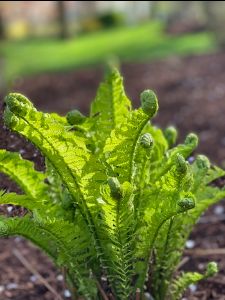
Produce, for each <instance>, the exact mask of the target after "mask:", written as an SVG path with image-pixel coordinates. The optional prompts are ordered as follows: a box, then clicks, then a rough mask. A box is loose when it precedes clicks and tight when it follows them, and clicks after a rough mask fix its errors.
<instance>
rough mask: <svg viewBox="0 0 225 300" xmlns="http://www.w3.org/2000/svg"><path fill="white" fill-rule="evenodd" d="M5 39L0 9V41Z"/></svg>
mask: <svg viewBox="0 0 225 300" xmlns="http://www.w3.org/2000/svg"><path fill="white" fill-rule="evenodd" d="M3 39H5V27H4V20H3V17H2V12H1V8H0V40H3Z"/></svg>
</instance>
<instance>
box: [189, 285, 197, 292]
mask: <svg viewBox="0 0 225 300" xmlns="http://www.w3.org/2000/svg"><path fill="white" fill-rule="evenodd" d="M189 289H190V290H191V292H192V293H194V292H196V291H197V285H196V284H190V285H189Z"/></svg>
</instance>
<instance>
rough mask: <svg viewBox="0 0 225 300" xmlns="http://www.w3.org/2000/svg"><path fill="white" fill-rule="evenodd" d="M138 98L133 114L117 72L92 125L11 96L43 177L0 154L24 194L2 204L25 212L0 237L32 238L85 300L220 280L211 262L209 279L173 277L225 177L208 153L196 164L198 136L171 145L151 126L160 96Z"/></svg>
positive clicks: (169, 135)
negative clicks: (217, 183)
mask: <svg viewBox="0 0 225 300" xmlns="http://www.w3.org/2000/svg"><path fill="white" fill-rule="evenodd" d="M140 100H141V107H140V108H139V109H136V110H132V108H131V103H130V101H129V99H128V98H127V96H126V95H125V92H124V88H123V81H122V77H121V75H120V74H119V73H118V71H116V70H114V71H112V72H111V73H110V74H108V75H107V78H106V80H105V82H104V83H102V84H101V85H100V88H99V90H98V92H97V96H96V98H95V100H94V102H93V103H92V105H91V112H90V116H89V117H88V116H84V115H83V114H82V113H81V112H79V111H78V110H77V109H73V110H72V111H71V112H69V113H68V114H67V115H66V116H59V115H57V114H56V113H51V114H47V113H42V112H39V111H37V110H36V108H35V107H34V106H33V104H32V103H31V102H30V101H29V100H28V99H27V98H26V97H24V96H23V95H20V94H17V93H11V94H9V95H8V96H7V97H6V101H5V102H6V109H5V112H4V121H5V124H6V125H7V126H8V127H9V128H10V129H11V130H13V131H16V132H18V133H19V134H21V135H22V136H24V137H25V138H26V139H28V140H29V141H31V142H32V143H33V144H34V145H35V146H36V147H37V148H38V149H39V150H40V151H41V153H42V154H43V155H44V157H45V171H44V172H40V171H37V170H35V169H34V166H33V163H32V162H30V161H27V160H25V159H23V158H22V157H21V156H20V155H19V154H17V153H10V152H8V151H6V150H0V171H1V172H3V173H5V174H6V175H8V176H9V177H10V178H11V179H12V180H14V181H15V182H16V183H17V184H18V185H19V187H20V188H21V190H22V192H23V194H21V195H18V194H15V193H5V192H3V191H2V192H1V191H0V204H13V205H20V206H22V207H25V208H26V209H27V210H28V213H27V214H26V216H23V217H15V218H13V217H4V216H2V217H1V218H0V236H14V235H21V236H24V237H26V238H27V239H29V240H31V241H32V242H33V243H34V244H36V245H37V246H39V247H40V248H41V249H43V250H44V251H45V252H46V253H47V254H48V255H49V256H50V257H51V258H52V259H53V261H54V262H55V264H56V265H57V266H64V267H65V268H66V270H67V278H68V281H69V283H70V284H71V285H72V286H74V287H76V290H77V291H78V294H79V295H81V296H83V297H84V298H85V299H91V300H94V299H101V294H102V289H100V290H101V293H100V292H98V288H99V286H100V285H101V282H102V278H104V279H105V280H106V283H105V284H104V288H105V293H106V294H107V293H108V294H113V296H112V297H113V298H115V299H116V300H127V299H133V298H134V295H135V292H136V289H139V290H140V291H141V294H143V293H144V291H145V281H146V279H148V276H149V274H151V287H149V288H150V290H149V291H148V292H150V293H151V296H152V297H153V298H154V299H155V300H166V299H171V300H172V299H174V300H176V299H179V298H180V297H181V296H182V293H183V291H184V289H185V288H186V287H187V286H188V285H189V284H190V283H193V282H196V281H198V280H200V279H203V278H207V277H208V276H211V275H213V274H214V273H215V272H216V267H215V265H213V264H211V265H209V269H208V271H207V272H206V273H205V274H204V275H201V274H198V273H182V275H181V276H180V277H179V278H177V277H176V275H175V274H174V270H176V267H177V265H178V263H179V260H180V257H181V255H182V250H183V248H184V245H185V241H186V239H187V238H188V235H189V234H190V232H191V230H192V228H193V226H194V224H195V223H196V221H197V220H198V218H199V217H200V216H201V214H202V213H203V212H204V211H205V210H206V208H207V207H208V206H209V205H211V204H213V203H216V202H217V201H219V200H220V199H222V198H224V197H225V189H224V188H222V189H220V188H218V187H216V186H215V184H212V183H213V182H214V180H216V179H218V178H220V177H222V176H224V175H225V172H224V171H223V170H222V169H220V168H218V167H215V166H210V163H209V161H208V159H207V158H206V157H204V156H203V155H199V156H197V157H196V159H195V161H194V163H192V164H190V163H189V162H188V157H189V156H190V155H191V154H192V152H193V151H194V149H195V148H196V147H197V144H198V138H197V136H196V135H195V134H193V133H191V134H189V135H188V136H187V138H186V139H185V141H184V143H182V144H179V145H177V146H174V144H175V143H176V138H177V132H176V129H175V128H174V127H171V126H170V127H168V128H167V129H166V130H165V131H164V132H163V131H162V130H161V129H159V128H156V127H154V126H153V125H152V124H151V119H152V118H153V117H154V116H155V114H156V112H157V110H158V101H157V97H156V95H155V94H154V93H153V92H152V91H151V90H146V91H144V92H143V93H141V96H140ZM152 258H154V259H152ZM212 267H213V268H212ZM212 270H213V271H212Z"/></svg>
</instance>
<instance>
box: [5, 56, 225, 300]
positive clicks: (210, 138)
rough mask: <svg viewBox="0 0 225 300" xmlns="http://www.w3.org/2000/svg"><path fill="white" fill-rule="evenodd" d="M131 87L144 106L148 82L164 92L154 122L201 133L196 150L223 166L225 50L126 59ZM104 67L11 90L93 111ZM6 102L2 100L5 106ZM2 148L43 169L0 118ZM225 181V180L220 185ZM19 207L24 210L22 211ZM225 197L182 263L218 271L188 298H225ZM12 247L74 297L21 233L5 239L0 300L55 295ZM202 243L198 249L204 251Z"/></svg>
mask: <svg viewBox="0 0 225 300" xmlns="http://www.w3.org/2000/svg"><path fill="white" fill-rule="evenodd" d="M121 70H122V73H123V74H124V77H125V87H126V90H127V94H128V96H130V98H132V100H133V103H134V106H135V107H137V106H139V105H140V101H139V95H140V93H141V91H143V90H144V89H146V88H151V89H153V90H154V91H155V92H156V93H157V95H158V98H159V105H160V109H159V113H158V115H157V117H156V118H155V119H154V123H155V124H156V125H158V126H160V127H163V128H164V127H166V126H168V125H170V124H174V125H176V126H177V128H178V129H179V133H180V134H179V141H182V140H183V139H184V137H185V136H186V134H187V133H189V132H196V133H197V134H198V135H199V139H200V144H199V147H198V150H197V153H204V154H206V155H207V156H208V157H209V158H210V160H211V161H212V162H213V163H217V164H219V165H220V166H222V165H224V166H225V149H224V148H225V130H224V125H225V121H224V120H225V119H224V114H225V84H224V83H225V54H222V53H220V54H211V55H205V56H191V57H187V58H182V59H181V58H177V57H172V58H170V59H166V60H164V61H158V62H152V63H146V64H124V65H122V67H121ZM102 77H103V70H102V68H100V67H99V68H94V69H93V68H89V69H85V70H78V71H73V72H69V73H59V74H45V75H39V76H34V77H30V78H17V79H16V80H15V81H14V83H13V88H12V89H11V90H13V91H19V92H21V93H24V94H25V95H27V96H28V97H29V98H30V99H32V101H33V102H34V103H35V105H36V106H37V108H38V109H41V110H44V111H47V112H50V111H56V112H58V113H61V114H65V113H66V112H67V111H68V110H71V109H73V108H78V109H80V110H81V111H82V112H83V113H85V114H87V113H88V108H89V104H90V102H91V101H92V100H93V98H94V96H95V92H96V89H97V86H98V83H99V81H100V80H101V79H102ZM2 110H3V103H2V102H1V112H2ZM0 127H1V131H0V148H5V149H8V150H10V151H19V152H20V153H21V155H22V156H23V157H24V158H27V159H30V160H32V161H34V162H35V166H36V168H37V169H43V167H44V162H43V158H42V157H41V155H40V153H39V152H38V151H37V150H36V149H35V147H34V146H33V145H31V144H30V143H28V142H27V141H25V140H24V139H23V138H21V137H19V136H18V135H16V134H14V133H11V132H10V131H9V130H8V129H6V128H5V127H4V125H3V122H2V120H1V121H0ZM222 185H224V182H223V183H222ZM0 188H3V189H7V190H8V191H16V192H20V190H19V189H18V187H17V186H16V185H15V184H13V183H12V182H11V181H10V180H9V179H8V178H7V177H6V176H4V175H2V174H1V175H0ZM1 212H2V213H7V214H11V215H13V214H15V213H17V210H16V209H15V208H13V207H9V208H7V207H2V208H1ZM21 213H23V211H22V210H21ZM224 232H225V203H224V201H222V202H221V203H219V204H217V205H215V206H214V207H212V208H210V209H209V210H208V212H207V213H206V214H205V215H204V216H203V217H202V218H201V219H200V221H199V223H198V224H197V225H196V228H195V230H194V232H193V233H192V234H191V236H190V238H189V241H188V243H187V251H186V252H185V253H184V260H183V266H182V268H183V269H184V270H198V271H203V270H204V268H205V266H206V263H207V262H209V261H211V260H213V261H217V262H218V263H219V267H220V272H219V274H218V275H216V276H214V277H213V278H210V279H208V280H205V281H204V282H201V283H199V284H197V285H194V286H191V288H190V289H189V291H188V292H187V293H186V295H185V298H184V299H188V300H189V299H190V300H196V299H202V300H207V299H220V300H222V299H225V253H220V254H218V253H217V252H218V251H217V249H219V248H220V249H224V248H225V235H224ZM14 249H17V250H18V251H20V253H21V254H22V255H23V256H24V257H26V259H27V260H28V261H29V263H30V264H31V265H32V266H33V267H34V269H36V270H37V271H38V272H39V273H40V274H41V275H42V276H43V277H44V278H45V280H46V281H47V282H48V283H50V285H51V286H52V287H53V288H54V289H55V290H56V291H57V292H58V293H59V294H61V295H62V297H64V299H71V298H70V297H69V293H68V291H67V287H66V286H65V284H64V282H63V281H62V276H61V272H60V270H56V269H55V268H54V266H53V265H52V263H51V262H50V261H49V259H48V258H47V257H46V256H45V255H44V254H42V253H41V252H40V251H39V250H38V249H36V248H35V247H34V246H32V245H31V244H30V243H29V242H27V241H25V240H24V239H21V238H18V237H17V238H10V239H2V240H1V248H0V300H7V299H14V300H19V299H21V300H22V299H23V300H34V299H43V300H53V299H55V296H54V295H53V294H52V293H51V292H50V291H49V290H48V289H47V288H46V287H45V286H44V285H43V284H41V283H40V281H39V279H38V278H35V276H34V275H33V274H32V273H31V272H29V271H28V270H27V269H26V268H25V267H24V266H23V265H22V264H21V262H20V261H19V260H18V258H17V257H16V256H15V255H14V251H13V250H14ZM199 249H203V250H205V251H206V250H207V251H208V252H204V251H203V252H202V253H201V255H199V253H198V250H199Z"/></svg>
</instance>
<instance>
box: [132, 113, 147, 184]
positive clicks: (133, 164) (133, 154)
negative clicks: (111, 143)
mask: <svg viewBox="0 0 225 300" xmlns="http://www.w3.org/2000/svg"><path fill="white" fill-rule="evenodd" d="M148 121H149V116H148V115H146V119H145V120H143V121H142V122H141V125H140V126H139V130H138V132H137V133H136V136H135V140H134V143H133V145H132V149H131V156H130V162H129V166H130V167H129V169H130V171H129V181H130V182H131V183H133V180H134V178H133V177H134V167H135V159H134V158H135V156H136V151H137V148H138V147H137V145H138V139H139V137H140V134H141V132H142V130H143V129H144V127H145V125H146V124H147V122H148Z"/></svg>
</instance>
